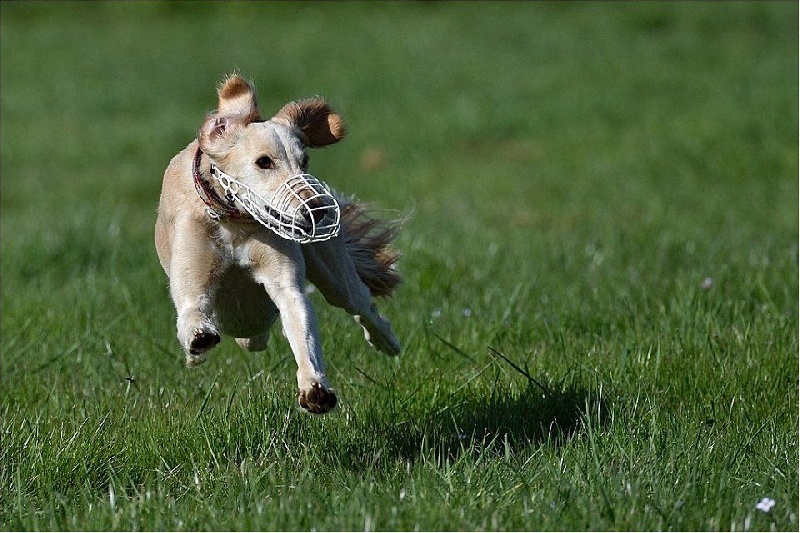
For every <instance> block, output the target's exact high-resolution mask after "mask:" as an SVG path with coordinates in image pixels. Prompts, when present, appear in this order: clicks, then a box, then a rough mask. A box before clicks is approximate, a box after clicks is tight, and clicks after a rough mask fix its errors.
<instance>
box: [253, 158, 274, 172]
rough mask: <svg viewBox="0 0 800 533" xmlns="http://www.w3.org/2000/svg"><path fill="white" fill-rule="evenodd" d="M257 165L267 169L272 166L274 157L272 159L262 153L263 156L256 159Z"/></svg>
mask: <svg viewBox="0 0 800 533" xmlns="http://www.w3.org/2000/svg"><path fill="white" fill-rule="evenodd" d="M256 165H258V168H263V169H265V170H266V169H268V168H272V159H270V158H269V157H267V156H265V155H262V156H261V157H259V158H258V159H256Z"/></svg>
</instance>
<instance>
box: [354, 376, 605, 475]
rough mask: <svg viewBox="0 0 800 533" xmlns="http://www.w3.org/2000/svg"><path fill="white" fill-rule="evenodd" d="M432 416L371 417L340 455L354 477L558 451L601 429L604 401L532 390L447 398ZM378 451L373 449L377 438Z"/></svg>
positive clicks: (569, 391)
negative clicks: (394, 467) (592, 428)
mask: <svg viewBox="0 0 800 533" xmlns="http://www.w3.org/2000/svg"><path fill="white" fill-rule="evenodd" d="M442 404H443V405H447V406H448V407H443V408H441V409H438V410H436V411H431V412H428V413H422V414H420V415H419V416H409V417H408V418H407V419H405V420H397V419H394V418H392V417H391V416H390V415H388V414H387V413H386V412H381V413H380V414H378V413H376V414H375V418H374V419H373V420H372V427H371V429H370V430H369V431H367V432H366V433H368V434H367V435H365V436H364V437H363V438H356V439H355V440H354V441H351V443H350V446H349V447H348V449H347V451H346V452H345V453H344V455H340V456H339V458H338V459H339V461H340V463H341V462H343V463H345V464H346V466H347V467H348V468H350V469H351V470H354V471H366V470H376V469H377V470H380V469H382V468H383V467H385V466H387V465H388V464H389V463H392V462H396V461H401V462H402V463H411V464H412V465H413V464H418V463H432V464H435V465H437V466H440V465H443V464H446V463H448V462H450V463H454V462H456V461H458V460H459V459H461V458H466V457H465V456H469V457H471V458H473V459H477V458H479V457H484V458H486V457H490V458H491V457H494V458H503V457H506V458H510V457H513V456H515V455H517V454H520V453H521V454H524V455H526V456H527V455H528V454H529V452H530V451H531V448H534V449H535V448H539V447H541V446H547V447H551V448H558V447H560V446H562V445H564V444H565V443H566V442H568V441H569V440H570V439H572V438H574V437H575V435H577V434H579V433H581V432H582V431H583V430H584V429H585V427H586V425H587V421H588V422H589V423H591V424H593V425H603V424H605V422H606V420H607V418H608V416H607V413H608V412H609V409H608V406H607V404H606V401H605V399H603V398H601V397H600V396H599V395H598V394H595V393H593V392H590V391H589V390H587V389H584V388H581V387H556V386H552V385H550V384H536V385H533V384H529V386H528V387H527V388H525V389H523V390H522V391H518V392H516V393H514V392H510V391H508V392H504V391H495V392H493V393H492V394H490V395H489V396H488V397H486V396H483V397H480V396H478V395H477V394H472V395H470V396H467V397H464V396H457V394H453V395H452V397H451V398H446V399H444V400H443V402H442ZM376 433H378V434H380V435H382V439H381V441H382V445H381V446H379V447H377V448H376V446H375V442H376V441H375V434H376Z"/></svg>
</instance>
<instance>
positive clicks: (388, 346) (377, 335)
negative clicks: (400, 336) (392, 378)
mask: <svg viewBox="0 0 800 533" xmlns="http://www.w3.org/2000/svg"><path fill="white" fill-rule="evenodd" d="M353 318H355V319H356V322H358V323H359V324H360V325H361V327H362V328H363V329H364V338H365V339H366V341H367V342H368V343H369V345H370V346H372V347H373V348H375V349H376V350H378V351H379V352H383V353H385V354H387V355H398V354H399V353H400V352H401V351H402V349H403V348H402V347H401V346H400V341H398V340H397V337H395V336H394V333H392V329H391V326H389V325H388V321H386V324H385V325H384V326H385V330H386V331H381V330H377V331H375V330H373V331H370V330H369V329H368V328H367V322H366V321H365V320H363V319H362V318H361V317H360V316H358V315H356V316H354V317H353Z"/></svg>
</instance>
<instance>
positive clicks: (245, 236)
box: [216, 225, 253, 267]
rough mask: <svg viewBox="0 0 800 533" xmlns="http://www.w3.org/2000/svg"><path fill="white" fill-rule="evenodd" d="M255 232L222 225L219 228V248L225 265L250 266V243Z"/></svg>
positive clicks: (217, 240)
mask: <svg viewBox="0 0 800 533" xmlns="http://www.w3.org/2000/svg"><path fill="white" fill-rule="evenodd" d="M252 240H253V232H252V231H247V230H243V229H239V228H234V229H231V228H228V227H226V226H223V225H220V226H219V228H218V230H217V236H216V245H217V250H218V253H219V255H220V259H222V263H223V264H224V265H225V266H231V265H237V266H241V267H249V266H250V243H251V242H252Z"/></svg>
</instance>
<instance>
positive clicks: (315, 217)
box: [211, 164, 341, 243]
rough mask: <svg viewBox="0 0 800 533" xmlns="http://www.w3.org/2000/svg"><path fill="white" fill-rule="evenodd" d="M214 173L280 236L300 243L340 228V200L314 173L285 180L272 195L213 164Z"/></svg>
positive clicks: (229, 196) (227, 192)
mask: <svg viewBox="0 0 800 533" xmlns="http://www.w3.org/2000/svg"><path fill="white" fill-rule="evenodd" d="M211 175H212V176H214V178H216V180H217V181H218V182H219V184H220V185H221V186H222V188H223V189H224V190H225V196H226V199H227V200H228V201H236V202H238V203H239V205H241V206H242V208H244V210H245V211H247V212H248V213H250V216H252V217H253V218H254V219H256V220H257V221H258V222H260V223H261V224H262V225H263V226H264V227H266V228H267V229H270V230H272V231H273V232H275V233H276V234H277V235H278V236H280V237H283V238H284V239H289V240H292V241H295V242H299V243H309V242H319V241H326V240H328V239H330V238H333V237H336V236H337V235H338V234H339V230H340V227H341V226H340V216H341V212H340V209H339V203H338V202H337V201H336V199H335V198H334V197H333V195H332V194H331V192H330V189H329V188H328V186H327V185H325V184H324V183H322V182H321V181H319V180H318V179H317V178H315V177H314V176H312V175H311V174H297V175H295V176H292V177H291V178H289V179H288V180H286V181H284V182H283V183H282V184H281V186H280V187H278V190H277V191H275V192H274V193H273V194H272V197H270V198H269V199H266V198H264V197H263V196H261V195H260V194H258V193H257V192H256V191H255V190H253V189H252V188H250V187H248V186H247V185H245V184H244V183H242V182H241V181H238V180H236V179H235V178H233V177H231V176H229V175H228V174H225V173H224V172H222V171H221V170H220V169H219V168H218V167H217V166H216V165H213V164H212V165H211Z"/></svg>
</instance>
